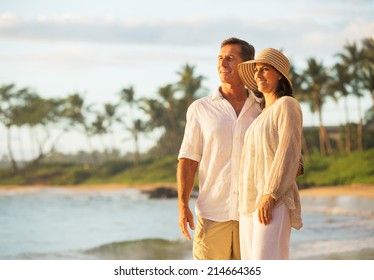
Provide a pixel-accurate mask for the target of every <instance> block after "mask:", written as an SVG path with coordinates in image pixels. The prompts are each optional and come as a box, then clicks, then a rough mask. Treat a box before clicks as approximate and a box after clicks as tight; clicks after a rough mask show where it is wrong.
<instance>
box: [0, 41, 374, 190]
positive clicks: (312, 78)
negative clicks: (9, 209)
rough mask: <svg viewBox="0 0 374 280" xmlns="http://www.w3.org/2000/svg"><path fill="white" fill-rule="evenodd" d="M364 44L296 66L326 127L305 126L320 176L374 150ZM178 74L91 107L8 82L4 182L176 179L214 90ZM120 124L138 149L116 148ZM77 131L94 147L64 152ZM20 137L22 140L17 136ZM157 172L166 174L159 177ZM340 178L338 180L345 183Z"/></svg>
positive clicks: (0, 98) (301, 88) (1, 105)
mask: <svg viewBox="0 0 374 280" xmlns="http://www.w3.org/2000/svg"><path fill="white" fill-rule="evenodd" d="M359 43H360V44H358V43H356V42H353V43H347V44H346V45H345V46H344V47H343V50H342V51H341V52H340V53H337V54H336V57H335V58H336V63H335V64H334V65H332V66H326V65H324V63H323V62H322V61H318V60H317V59H315V58H313V57H312V58H309V59H308V60H307V63H306V67H305V68H304V69H295V68H294V67H293V68H292V69H291V74H292V82H293V84H294V88H295V97H296V98H297V99H298V100H299V101H300V102H301V103H305V104H308V105H309V108H310V110H311V112H312V113H313V114H316V115H317V116H318V122H319V127H318V128H309V129H308V130H307V129H305V130H304V134H303V153H304V157H305V159H306V166H307V167H308V168H309V170H314V171H315V172H314V173H313V174H319V173H318V172H317V171H316V170H315V169H314V167H316V166H321V165H323V164H327V165H324V170H330V171H331V172H335V171H332V170H334V168H333V167H331V169H327V167H326V166H333V165H334V162H335V161H336V160H337V159H340V158H341V157H342V158H350V157H348V156H350V155H351V154H354V155H356V156H355V157H358V156H357V155H359V156H363V157H366V156H365V153H368V154H372V150H370V149H372V148H374V38H365V39H364V40H362V41H361V42H359ZM177 75H178V81H177V82H176V83H175V84H167V85H165V86H162V87H160V88H159V89H158V90H157V94H156V95H155V97H154V98H145V97H138V96H137V94H136V91H135V88H134V87H133V86H131V85H130V86H127V87H124V88H122V89H120V90H119V92H118V93H117V102H114V103H113V104H111V103H106V104H90V103H88V102H87V100H86V99H85V98H84V95H83V94H82V93H79V92H73V93H70V94H68V95H67V96H65V97H61V98H44V97H42V96H41V95H39V94H38V93H37V92H35V91H34V90H32V89H30V88H21V89H19V88H17V86H16V85H15V84H5V85H3V86H1V87H0V124H2V125H3V127H4V128H5V131H6V135H5V136H4V137H3V138H2V139H3V141H4V142H5V143H6V147H7V155H6V158H7V159H8V161H9V162H10V167H8V169H4V170H2V171H1V172H2V173H1V178H2V183H7V182H8V183H11V182H12V181H13V182H14V183H17V182H18V183H30V182H37V181H39V182H42V181H43V180H44V181H45V182H46V183H48V184H63V183H64V182H65V183H68V182H70V183H82V182H85V183H90V182H98V181H100V179H99V177H98V176H101V177H100V178H105V180H106V181H107V182H108V181H116V180H117V181H121V182H123V181H124V180H125V179H124V178H123V176H125V175H126V176H127V178H128V179H126V180H129V182H128V183H131V182H132V183H135V182H136V181H137V180H138V181H139V180H145V178H149V176H150V174H153V175H152V176H153V180H157V181H162V180H166V181H168V180H169V181H170V177H168V176H173V178H174V177H175V175H174V173H175V162H174V161H175V160H176V155H177V153H178V149H179V147H180V144H181V141H182V137H183V133H184V127H185V116H186V111H187V108H188V106H189V105H190V104H191V103H192V102H193V101H194V100H196V99H197V98H199V97H201V96H204V95H206V94H207V90H206V89H205V88H204V87H203V82H204V80H205V77H203V76H201V75H198V74H196V72H195V67H194V66H193V65H189V64H186V65H184V66H183V67H182V68H181V70H180V71H179V72H177ZM352 96H353V97H355V98H356V100H357V103H356V105H355V106H357V110H358V112H359V120H358V122H357V123H353V122H351V120H350V114H349V113H350V111H349V106H352V104H348V101H347V100H348V99H347V98H348V97H352ZM364 96H370V97H371V99H372V101H373V104H372V106H371V109H369V110H368V111H367V112H362V104H361V102H362V98H363V97H364ZM328 99H333V100H338V99H344V102H345V111H344V115H345V125H344V126H342V127H340V128H339V130H338V132H337V133H338V137H336V135H335V137H332V136H331V133H329V131H328V129H327V128H326V127H325V124H324V119H323V106H324V105H325V104H326V101H327V100H328ZM118 127H121V129H123V130H125V131H127V132H128V134H129V135H131V137H129V139H127V140H126V143H127V145H131V146H132V147H133V149H132V152H130V153H127V154H121V152H120V148H119V147H118V146H116V144H115V143H116V141H115V137H116V129H117V128H118ZM20 130H27V131H28V132H29V135H30V137H27V138H25V137H21V136H20V135H21V134H20ZM71 131H75V132H76V133H80V134H81V135H84V136H85V141H86V144H87V151H86V152H83V151H82V152H79V153H77V154H76V155H66V154H63V153H61V151H58V150H57V144H58V143H59V141H61V139H62V137H63V136H64V135H65V134H66V133H67V132H71ZM144 135H152V137H153V138H155V135H157V139H154V140H155V141H154V142H155V145H154V146H153V147H152V148H151V149H149V150H148V151H146V152H143V153H141V152H140V149H139V142H140V138H141V137H143V136H144ZM17 137H18V140H17V141H14V139H17ZM104 138H105V139H111V141H110V142H109V144H108V141H106V143H105V141H101V142H102V143H103V147H102V149H101V150H98V149H97V147H94V146H93V144H92V140H93V139H104ZM12 140H13V141H12ZM25 141H28V142H32V143H33V147H35V151H34V154H35V156H34V157H33V158H31V159H26V158H24V159H16V157H15V153H14V150H15V148H17V150H18V151H21V153H22V152H23V147H24V146H25V145H24V143H25ZM15 145H17V147H15ZM316 159H318V161H316ZM332 159H333V160H332ZM331 160H332V161H331ZM342 160H343V159H342ZM156 162H158V163H160V162H161V163H162V162H163V163H164V165H163V166H164V167H165V168H166V169H167V170H165V171H161V170H160V169H158V168H155V167H154V166H153V167H152V164H155V165H156V166H157V163H156ZM165 162H166V163H169V164H165ZM51 163H53V164H51ZM129 168H132V169H131V170H130V169H129ZM147 168H150V170H148V169H147ZM152 168H153V169H152ZM65 169H69V172H67V171H66V170H65ZM62 170H65V171H62ZM151 170H157V172H158V173H159V174H164V175H160V176H156V175H155V174H154V173H152V171H151ZM369 171H370V170H369ZM370 172H372V171H370ZM40 173H43V174H40ZM371 174H373V173H371ZM37 175H38V176H37ZM108 176H109V177H108ZM139 176H140V177H139ZM152 176H151V177H152ZM313 176H317V175H312V174H311V173H309V174H306V176H305V177H304V179H303V180H304V181H305V182H303V183H304V184H305V185H308V184H311V182H313V183H318V182H319V181H318V180H317V178H314V177H313ZM324 177H326V176H324ZM130 178H132V179H131V180H130ZM139 178H142V179H139ZM126 180H125V181H126ZM335 181H336V182H337V183H338V181H339V180H335ZM347 181H349V180H346V182H347ZM353 181H354V180H353Z"/></svg>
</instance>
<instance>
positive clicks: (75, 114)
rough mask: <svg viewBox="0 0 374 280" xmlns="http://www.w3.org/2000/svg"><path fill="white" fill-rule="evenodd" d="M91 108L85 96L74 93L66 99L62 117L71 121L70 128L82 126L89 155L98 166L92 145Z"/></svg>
mask: <svg viewBox="0 0 374 280" xmlns="http://www.w3.org/2000/svg"><path fill="white" fill-rule="evenodd" d="M91 108H92V104H85V100H84V98H83V96H81V95H80V94H79V93H73V94H71V95H69V96H68V97H66V98H65V108H64V109H63V110H62V112H61V115H62V117H63V118H65V119H67V120H68V121H69V123H70V126H73V127H74V126H76V125H79V126H81V128H82V129H83V133H84V134H85V136H86V140H87V145H88V148H89V153H90V154H91V157H92V163H93V164H94V165H95V166H97V165H98V159H97V156H96V152H95V151H94V150H93V147H92V143H91V137H92V134H93V130H92V126H91V125H90V122H89V114H90V113H91Z"/></svg>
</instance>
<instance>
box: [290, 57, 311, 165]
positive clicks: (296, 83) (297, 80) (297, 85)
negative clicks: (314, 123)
mask: <svg viewBox="0 0 374 280" xmlns="http://www.w3.org/2000/svg"><path fill="white" fill-rule="evenodd" d="M290 79H291V81H292V86H293V91H294V92H293V95H294V97H295V98H296V99H297V100H298V101H299V102H301V103H303V102H307V95H306V94H304V93H303V90H302V89H301V85H302V77H301V76H300V75H299V74H298V73H297V71H296V69H295V67H294V66H293V64H292V63H291V69H290ZM301 141H302V142H301V143H302V151H303V154H304V157H305V158H306V159H309V158H310V153H309V149H308V145H307V142H306V139H305V134H304V129H303V133H302V134H301Z"/></svg>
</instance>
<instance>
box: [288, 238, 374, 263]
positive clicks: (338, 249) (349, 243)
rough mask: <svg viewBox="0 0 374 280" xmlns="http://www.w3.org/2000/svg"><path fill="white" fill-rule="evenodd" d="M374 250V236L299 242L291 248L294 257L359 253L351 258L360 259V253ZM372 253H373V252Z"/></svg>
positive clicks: (321, 256) (330, 256) (323, 256)
mask: <svg viewBox="0 0 374 280" xmlns="http://www.w3.org/2000/svg"><path fill="white" fill-rule="evenodd" d="M373 250H374V237H368V238H360V239H352V240H325V241H315V242H308V243H304V244H298V245H296V246H293V248H291V252H292V254H291V257H292V258H293V259H325V258H329V259H335V258H337V257H335V256H339V255H340V256H342V255H347V256H348V258H350V257H349V256H353V255H357V256H356V257H354V258H353V257H351V259H360V253H364V254H366V253H365V252H368V251H370V252H372V251H373ZM371 254H372V253H371Z"/></svg>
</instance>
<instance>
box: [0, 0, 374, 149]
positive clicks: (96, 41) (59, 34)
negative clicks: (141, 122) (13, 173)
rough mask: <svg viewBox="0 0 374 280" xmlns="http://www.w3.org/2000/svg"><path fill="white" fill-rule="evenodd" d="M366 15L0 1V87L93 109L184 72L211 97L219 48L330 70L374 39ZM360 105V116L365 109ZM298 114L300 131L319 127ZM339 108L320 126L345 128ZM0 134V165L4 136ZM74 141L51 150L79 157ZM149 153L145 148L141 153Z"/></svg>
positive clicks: (342, 7) (331, 5)
mask: <svg viewBox="0 0 374 280" xmlns="http://www.w3.org/2000/svg"><path fill="white" fill-rule="evenodd" d="M373 14H374V1H372V0H330V1H329V0H304V1H303V0H291V1H279V0H267V1H251V0H230V1H222V0H189V1H178V0H157V1H153V0H148V1H147V0H137V1H129V0H106V1H100V0H64V1H60V0H59V1H56V0H33V1H21V0H12V1H1V3H0V65H1V67H0V85H4V84H9V83H15V84H16V85H17V87H19V88H21V87H29V88H32V89H34V90H35V91H36V92H38V93H39V94H40V95H41V96H43V97H46V98H47V97H64V96H67V95H68V94H71V93H74V92H79V93H81V94H83V95H84V96H85V97H86V99H87V100H88V101H89V102H91V103H95V104H100V103H106V102H116V101H117V100H118V92H119V91H120V90H121V89H122V88H125V87H128V86H133V87H134V89H135V93H136V95H137V96H138V97H152V96H155V95H156V93H157V90H158V88H160V87H162V86H164V85H166V84H169V83H174V82H176V81H177V79H178V76H177V72H178V71H180V70H181V69H182V66H183V65H185V64H186V63H188V64H190V65H194V66H195V71H196V74H197V75H202V76H204V77H205V78H206V80H205V82H204V86H205V87H206V88H208V89H209V90H214V89H215V88H216V87H217V86H218V85H219V79H218V75H217V69H216V63H217V55H218V51H219V46H220V43H221V42H222V41H223V40H224V39H226V38H228V37H238V38H241V39H244V40H246V41H248V42H250V43H251V44H253V45H254V46H255V48H256V52H257V53H259V52H260V51H261V50H262V49H264V48H266V47H273V48H277V49H281V50H282V51H283V52H284V53H285V54H286V55H287V56H288V57H289V58H290V60H291V62H292V63H293V64H294V65H295V66H296V68H300V69H302V68H303V67H304V66H305V64H306V61H307V59H308V58H311V57H313V58H316V59H317V60H318V61H321V62H323V63H324V64H325V65H326V66H328V65H331V64H332V63H334V61H336V59H337V58H336V56H335V55H336V54H337V53H339V52H342V51H343V46H344V45H345V44H347V43H353V42H357V43H358V44H359V43H360V42H361V40H362V39H363V38H367V37H372V36H373V34H374V17H373ZM367 100H368V101H367V102H366V100H363V102H362V107H363V110H366V109H367V108H369V106H370V105H371V101H370V99H369V98H368V99H367ZM356 103H357V102H356V100H355V99H352V100H351V101H350V105H351V107H350V119H351V121H357V119H358V111H357V105H356ZM302 108H303V113H304V125H306V126H309V125H317V124H318V122H317V119H316V117H315V116H313V115H312V114H311V113H310V112H309V110H308V107H307V106H304V105H302ZM343 108H344V106H343V103H342V102H338V103H334V102H332V101H331V102H329V103H328V104H326V106H325V108H324V122H325V124H326V125H339V124H342V123H344V121H345V119H344V115H343V114H342V113H340V112H341V111H343ZM0 133H1V134H0V135H1V145H0V156H1V155H2V154H5V153H6V147H5V144H4V142H5V141H4V140H5V136H4V130H3V128H0ZM79 137H80V136H79V135H70V136H69V137H66V136H64V141H62V143H60V144H59V146H58V147H59V148H60V149H62V150H64V151H67V152H73V151H75V150H79V149H84V147H85V146H86V145H85V144H84V143H83V142H84V141H81V140H79V141H78V140H77V139H78V138H79ZM151 138H152V137H151ZM79 143H81V144H79ZM152 144H153V142H152V140H149V139H148V140H147V139H146V138H145V139H143V144H142V150H143V151H145V150H147V149H148V148H149V147H150V146H151V145H152ZM123 145H124V149H125V150H126V149H128V150H131V149H132V148H131V144H129V143H127V142H126V141H125V142H124V144H123Z"/></svg>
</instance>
